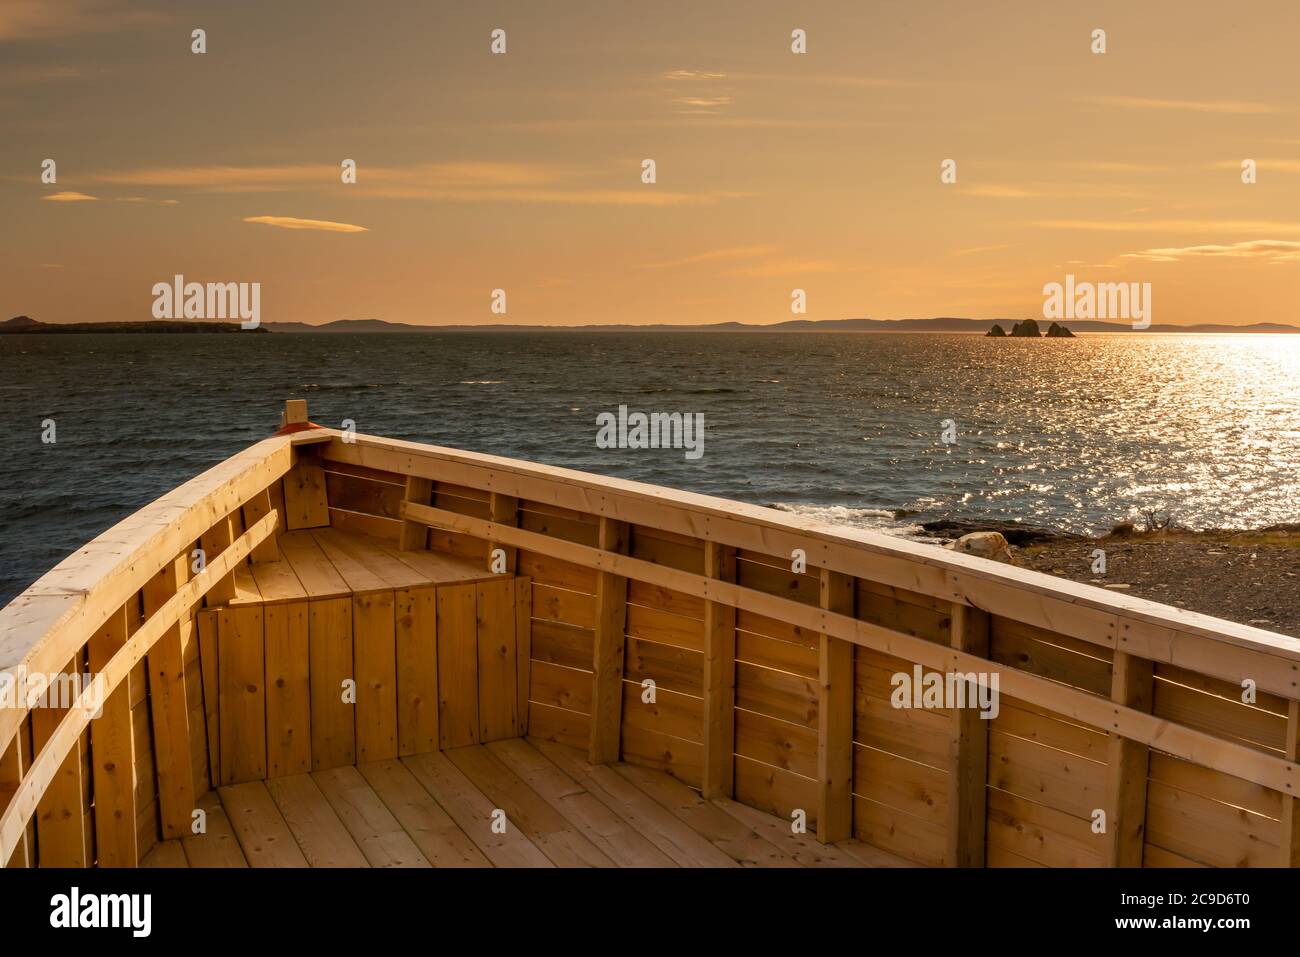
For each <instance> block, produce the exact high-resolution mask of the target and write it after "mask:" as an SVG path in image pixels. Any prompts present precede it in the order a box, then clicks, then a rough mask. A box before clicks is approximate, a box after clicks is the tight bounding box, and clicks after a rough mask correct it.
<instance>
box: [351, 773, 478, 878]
mask: <svg viewBox="0 0 1300 957" xmlns="http://www.w3.org/2000/svg"><path fill="white" fill-rule="evenodd" d="M357 770H358V771H360V772H361V774H362V776H363V777H364V778H365V779H366V782H367V783H368V784H369V785H370V786H371V788H373V789H374V792H375V794H377V795H378V796H379V799H380V800H381V801H383V802H384V806H385V807H387V808H388V810H389V811H391V812H392V814H393V817H395V818H396V819H397V821H398V823H399V824H401V825H402V828H403V829H404V830H405V831H406V833H407V834H408V835H410V837H411V840H412V841H413V842H414V843H415V846H416V847H417V848H418V849H419V851H420V853H421V854H423V855H424V857H425V859H426V860H427V861H428V862H429V863H430V864H432V865H433V866H434V867H491V866H492V862H491V861H489V860H488V859H487V857H486V856H485V855H484V854H483V852H482V851H480V850H479V849H478V847H477V845H475V844H474V842H473V841H471V840H470V839H469V837H468V835H466V834H465V832H464V831H462V830H461V829H460V828H459V827H458V826H457V824H456V822H455V821H454V820H452V818H451V815H449V814H448V813H447V812H446V811H445V810H443V809H442V807H441V806H440V805H439V804H438V802H437V801H435V800H434V799H433V795H431V794H430V793H429V792H428V791H426V790H425V789H424V788H423V787H421V786H420V783H419V782H418V781H417V780H416V779H415V777H414V776H413V775H412V774H411V772H410V771H409V770H407V768H406V766H405V765H404V764H402V762H401V761H375V762H372V763H370V764H363V765H360V766H359V767H358V768H357Z"/></svg>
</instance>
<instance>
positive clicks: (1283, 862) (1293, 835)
mask: <svg viewBox="0 0 1300 957" xmlns="http://www.w3.org/2000/svg"><path fill="white" fill-rule="evenodd" d="M1286 759H1287V760H1288V761H1297V760H1300V701H1289V702H1287V719H1286ZM1280 843H1281V847H1280V848H1279V851H1280V854H1279V860H1278V864H1279V865H1280V866H1281V867H1300V798H1297V797H1295V796H1293V795H1289V794H1284V795H1282V836H1281V841H1280Z"/></svg>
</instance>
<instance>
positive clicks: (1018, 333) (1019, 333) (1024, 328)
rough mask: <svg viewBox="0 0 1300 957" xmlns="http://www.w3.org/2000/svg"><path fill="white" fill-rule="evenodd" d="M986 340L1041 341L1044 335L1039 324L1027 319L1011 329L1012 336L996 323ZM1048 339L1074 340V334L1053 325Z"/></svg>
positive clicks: (986, 334) (1048, 332)
mask: <svg viewBox="0 0 1300 957" xmlns="http://www.w3.org/2000/svg"><path fill="white" fill-rule="evenodd" d="M984 336H985V338H990V339H1041V338H1044V334H1043V333H1041V332H1039V331H1038V323H1037V322H1035V321H1034V320H1033V319H1026V320H1024V321H1023V322H1017V323H1016V324H1015V325H1014V326H1012V327H1011V334H1010V335H1007V333H1006V332H1005V331H1004V330H1003V329H1002V327H1001V326H1000V325H998V324H997V323H996V322H995V323H993V328H992V329H990V330H989V331H988V332H986V333H984ZM1046 338H1048V339H1073V338H1074V333H1073V332H1071V331H1070V330H1069V329H1067V328H1065V326H1062V325H1060V324H1059V323H1055V322H1054V323H1052V324H1051V325H1050V326H1048V327H1047V333H1046Z"/></svg>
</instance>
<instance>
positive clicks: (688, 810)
mask: <svg viewBox="0 0 1300 957" xmlns="http://www.w3.org/2000/svg"><path fill="white" fill-rule="evenodd" d="M616 770H617V771H618V773H619V774H621V775H622V776H623V777H624V778H626V779H627V780H628V781H630V782H631V783H632V784H634V785H635V786H636V787H637V788H638V789H639V790H640V791H642V792H643V793H644V794H646V795H647V796H649V797H651V798H653V799H654V800H656V801H658V802H659V804H661V805H662V806H663V807H665V808H667V809H668V811H669V812H670V813H672V814H673V815H674V816H675V817H676V818H677V819H678V820H680V821H682V822H683V823H684V824H686V826H687V827H689V828H691V829H692V830H693V831H695V832H696V833H698V834H699V835H701V836H702V837H704V838H705V839H706V840H708V841H709V842H710V843H711V844H713V846H714V847H716V848H717V849H718V850H720V851H722V852H723V853H724V854H726V855H727V856H728V857H730V858H731V859H732V860H733V861H735V862H736V863H738V864H740V865H741V866H742V867H798V866H799V865H798V863H797V862H796V861H795V859H794V858H793V857H792V856H791V855H790V854H788V853H786V852H785V851H784V850H782V849H781V848H778V847H777V846H776V845H775V844H773V843H771V842H770V841H768V840H767V839H766V838H764V837H762V836H761V835H759V834H758V833H756V832H755V831H754V829H753V828H751V827H747V826H746V825H745V824H743V823H741V822H740V821H738V820H736V819H735V818H734V817H732V816H731V815H730V814H727V813H726V812H725V811H723V810H722V809H721V808H719V807H718V806H717V805H715V804H711V803H710V802H708V801H706V800H704V799H703V798H702V797H700V796H699V795H698V794H696V793H695V792H694V791H692V790H691V789H690V788H688V787H687V786H686V785H684V784H682V783H681V782H680V781H674V780H673V779H672V778H671V777H668V776H666V775H663V774H656V773H655V772H654V771H649V770H647V769H645V768H639V767H636V766H635V765H631V764H620V765H617V766H616Z"/></svg>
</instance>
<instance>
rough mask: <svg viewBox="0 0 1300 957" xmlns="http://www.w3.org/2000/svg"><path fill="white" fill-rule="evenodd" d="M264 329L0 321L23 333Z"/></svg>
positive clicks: (185, 323)
mask: <svg viewBox="0 0 1300 957" xmlns="http://www.w3.org/2000/svg"><path fill="white" fill-rule="evenodd" d="M266 331H267V330H266V329H263V328H257V329H241V328H240V327H239V323H237V322H204V321H202V320H198V319H187V320H176V319H152V320H149V321H148V322H39V321H37V320H36V319H33V318H31V317H30V316H14V317H13V318H12V319H9V320H7V321H5V322H0V334H4V333H9V334H14V333H24V334H32V333H35V334H37V335H57V334H60V333H70V332H100V333H103V332H167V333H172V332H175V333H182V332H183V333H196V332H266Z"/></svg>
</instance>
